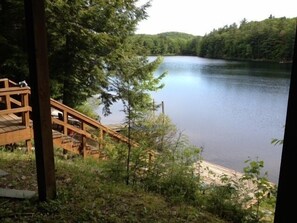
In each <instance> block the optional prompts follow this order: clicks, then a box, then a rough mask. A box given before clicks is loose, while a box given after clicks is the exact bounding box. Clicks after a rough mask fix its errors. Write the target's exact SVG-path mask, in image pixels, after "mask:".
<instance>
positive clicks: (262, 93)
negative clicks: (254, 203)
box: [98, 56, 291, 183]
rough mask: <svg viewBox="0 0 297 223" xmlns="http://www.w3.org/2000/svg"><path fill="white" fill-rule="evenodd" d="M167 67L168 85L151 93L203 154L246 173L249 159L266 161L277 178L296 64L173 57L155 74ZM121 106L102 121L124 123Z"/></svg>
mask: <svg viewBox="0 0 297 223" xmlns="http://www.w3.org/2000/svg"><path fill="white" fill-rule="evenodd" d="M150 59H154V57H150ZM164 71H167V72H168V74H167V76H166V78H165V79H164V80H163V82H164V83H165V87H164V88H163V89H162V90H160V91H158V92H154V93H153V94H152V96H153V97H154V99H155V101H156V103H161V102H162V101H163V102H164V105H165V113H166V114H167V115H168V116H169V117H170V118H171V120H172V122H173V123H174V124H176V126H177V127H178V129H179V130H180V131H183V133H184V134H185V135H187V136H188V137H189V140H190V142H191V143H192V144H194V145H196V146H198V147H201V146H202V147H203V148H204V150H203V153H202V156H203V159H205V160H207V161H210V162H213V163H216V164H219V165H222V166H225V167H228V168H232V169H234V170H237V171H241V172H242V171H243V167H245V166H247V165H246V164H245V163H244V161H245V160H247V159H249V158H250V159H252V160H257V159H258V160H263V161H264V165H265V167H264V171H267V172H268V177H269V179H270V180H271V181H272V182H274V183H277V182H278V176H279V168H280V160H281V150H282V147H281V146H279V145H278V146H275V145H272V144H271V140H272V139H273V138H278V139H283V135H284V124H285V119H286V110H287V100H288V92H289V83H290V79H289V78H290V72H291V65H288V64H273V63H264V62H241V61H240V62H239V61H228V60H215V59H204V58H199V57H185V56H172V57H164V61H163V63H162V65H161V66H160V67H159V69H158V70H157V71H156V74H159V73H162V72H164ZM120 109H121V106H120V105H119V104H116V105H115V106H114V107H113V114H112V115H111V116H109V117H102V119H101V121H102V123H105V124H110V123H118V122H121V121H122V120H123V115H122V114H121V113H120V112H119V110H120ZM98 113H99V114H100V115H101V111H99V108H98Z"/></svg>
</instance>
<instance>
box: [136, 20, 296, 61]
mask: <svg viewBox="0 0 297 223" xmlns="http://www.w3.org/2000/svg"><path fill="white" fill-rule="evenodd" d="M295 29H296V18H285V17H282V18H274V17H272V16H270V17H269V18H268V19H265V20H263V21H260V22H255V21H251V22H248V21H247V20H246V19H243V20H242V22H241V24H240V26H239V27H238V26H237V25H236V24H235V23H233V24H231V25H225V26H224V27H222V28H219V29H214V30H213V31H212V32H210V33H208V34H206V35H204V36H203V37H201V36H192V35H189V34H185V33H176V32H172V33H161V34H157V35H142V34H141V35H135V36H133V37H131V39H132V41H133V42H134V43H135V44H138V45H141V46H143V47H144V48H145V49H146V50H144V49H142V50H141V51H140V52H139V54H140V55H146V54H148V55H197V56H200V57H208V58H221V59H243V60H265V61H276V62H290V61H292V58H293V49H294V38H295Z"/></svg>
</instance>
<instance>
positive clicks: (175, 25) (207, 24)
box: [136, 0, 297, 36]
mask: <svg viewBox="0 0 297 223" xmlns="http://www.w3.org/2000/svg"><path fill="white" fill-rule="evenodd" d="M140 2H146V0H140ZM151 4H152V6H151V7H150V8H149V9H148V10H147V12H148V15H149V17H148V18H147V19H146V20H144V21H142V22H141V23H139V25H138V29H137V31H136V33H144V34H158V33H162V32H170V31H178V32H185V33H189V34H194V35H201V36H203V35H204V34H206V33H209V32H211V31H212V30H213V29H217V28H222V27H223V26H225V25H231V24H232V23H234V22H235V23H237V24H238V25H239V23H240V21H242V20H243V19H244V18H246V19H247V21H248V22H250V21H261V20H264V19H266V18H268V17H269V16H270V15H273V16H274V17H276V18H279V17H283V16H285V17H287V18H293V17H297V0H152V2H151Z"/></svg>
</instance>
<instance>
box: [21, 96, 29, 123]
mask: <svg viewBox="0 0 297 223" xmlns="http://www.w3.org/2000/svg"><path fill="white" fill-rule="evenodd" d="M21 100H22V101H21V105H22V107H27V106H29V94H28V93H26V94H23V95H22V99H21ZM22 124H23V125H24V126H26V128H29V127H30V115H29V110H28V111H25V112H23V114H22Z"/></svg>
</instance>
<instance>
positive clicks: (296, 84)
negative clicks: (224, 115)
mask: <svg viewBox="0 0 297 223" xmlns="http://www.w3.org/2000/svg"><path fill="white" fill-rule="evenodd" d="M296 37H297V25H296V35H295V47H294V57H293V65H292V73H291V83H290V90H289V100H288V107H287V117H286V126H285V134H284V144H283V151H282V158H281V167H280V177H279V182H278V191H277V200H276V210H275V218H274V222H275V223H285V222H294V221H296V220H294V219H296V212H295V209H296V208H295V207H294V203H295V202H296V200H297V193H296V183H295V182H296V161H297V112H296V111H297V39H296Z"/></svg>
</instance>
